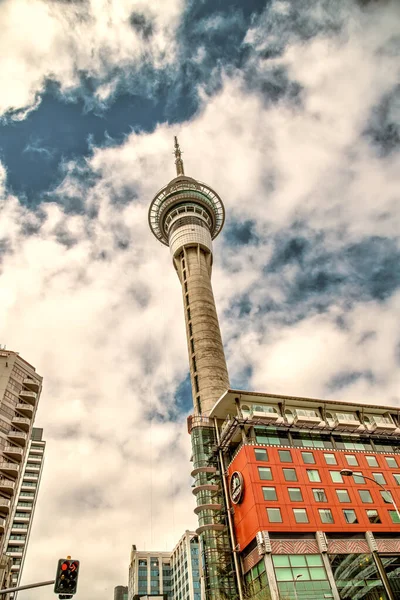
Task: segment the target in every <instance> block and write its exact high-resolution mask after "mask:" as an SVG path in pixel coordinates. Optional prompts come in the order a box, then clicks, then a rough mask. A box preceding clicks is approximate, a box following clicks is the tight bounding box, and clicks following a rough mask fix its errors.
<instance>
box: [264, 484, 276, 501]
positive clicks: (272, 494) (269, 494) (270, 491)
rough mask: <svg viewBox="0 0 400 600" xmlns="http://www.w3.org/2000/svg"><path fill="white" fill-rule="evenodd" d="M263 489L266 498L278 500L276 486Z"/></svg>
mask: <svg viewBox="0 0 400 600" xmlns="http://www.w3.org/2000/svg"><path fill="white" fill-rule="evenodd" d="M262 491H263V496H264V500H278V496H277V495H276V489H275V488H274V487H263V488H262Z"/></svg>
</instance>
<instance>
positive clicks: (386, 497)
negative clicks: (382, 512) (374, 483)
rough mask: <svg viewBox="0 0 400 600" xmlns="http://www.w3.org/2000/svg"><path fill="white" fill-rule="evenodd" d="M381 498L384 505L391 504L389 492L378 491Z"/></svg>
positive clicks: (391, 499)
mask: <svg viewBox="0 0 400 600" xmlns="http://www.w3.org/2000/svg"><path fill="white" fill-rule="evenodd" d="M380 493H381V496H382V500H383V501H384V502H385V503H386V504H393V498H392V494H391V493H390V492H386V491H384V490H380Z"/></svg>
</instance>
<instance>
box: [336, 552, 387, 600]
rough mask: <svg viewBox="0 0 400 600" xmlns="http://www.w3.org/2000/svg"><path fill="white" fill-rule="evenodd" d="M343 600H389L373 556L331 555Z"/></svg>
mask: <svg viewBox="0 0 400 600" xmlns="http://www.w3.org/2000/svg"><path fill="white" fill-rule="evenodd" d="M329 560H330V562H331V566H332V571H333V577H334V579H335V582H336V585H337V588H338V591H339V595H340V598H341V600H354V599H355V598H357V600H375V599H376V600H379V598H381V599H382V600H388V597H387V595H386V592H385V587H384V585H383V583H382V580H381V578H380V576H379V573H378V570H377V568H376V565H375V561H374V559H373V558H372V555H371V554H329Z"/></svg>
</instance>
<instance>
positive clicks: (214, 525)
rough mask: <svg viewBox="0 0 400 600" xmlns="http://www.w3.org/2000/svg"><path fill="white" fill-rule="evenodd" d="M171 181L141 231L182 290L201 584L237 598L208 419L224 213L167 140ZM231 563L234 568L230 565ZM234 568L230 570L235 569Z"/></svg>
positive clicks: (217, 363)
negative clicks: (146, 231)
mask: <svg viewBox="0 0 400 600" xmlns="http://www.w3.org/2000/svg"><path fill="white" fill-rule="evenodd" d="M175 165H176V174H177V176H176V177H175V178H174V179H172V181H170V182H169V183H168V184H167V185H166V186H165V187H163V188H162V189H161V190H160V191H159V192H158V193H157V194H156V196H155V197H154V199H153V201H152V202H151V205H150V209H149V225H150V228H151V230H152V232H153V233H154V235H155V236H156V238H157V239H158V240H159V241H160V242H161V243H162V244H165V245H166V246H169V248H170V251H171V255H172V261H173V264H174V267H175V269H176V272H177V274H178V277H179V281H180V282H181V286H182V295H183V306H184V314H185V324H186V337H187V345H188V352H189V365H190V378H191V384H192V396H193V406H194V415H193V416H192V417H191V418H189V432H190V434H191V439H192V448H193V471H192V476H193V478H194V487H193V494H194V495H195V496H196V503H197V506H196V509H195V513H196V514H197V516H198V520H199V527H198V529H197V530H196V533H197V534H198V535H199V538H200V546H201V553H202V564H203V580H202V581H203V585H204V592H205V597H206V599H207V600H224V599H229V600H234V599H235V598H237V587H236V579H235V575H234V574H235V570H236V573H237V565H236V560H235V559H236V557H234V555H233V553H232V545H231V542H230V537H229V532H228V524H229V523H230V514H229V513H228V512H227V510H226V508H227V507H226V501H225V499H224V493H223V488H222V485H221V479H222V478H221V472H224V471H225V466H224V465H223V463H221V460H222V459H221V456H218V453H216V452H215V449H216V447H217V445H218V440H217V437H216V436H217V433H216V429H215V427H214V422H213V420H212V419H210V418H209V414H210V412H211V410H212V408H213V407H214V405H215V403H216V402H217V400H218V399H219V398H220V397H221V396H222V395H223V394H224V393H225V392H226V391H227V390H228V388H229V378H228V370H227V366H226V360H225V354H224V348H223V345H222V339H221V332H220V328H219V322H218V317H217V311H216V308H215V301H214V295H213V291H212V287H211V269H212V263H213V251H212V240H213V239H214V238H215V237H217V235H218V234H219V232H220V231H221V229H222V227H223V224H224V219H225V210H224V205H223V203H222V200H221V198H220V197H219V196H218V194H217V193H216V192H215V191H214V190H213V189H212V188H211V187H210V186H208V185H206V184H204V183H201V182H199V181H197V180H196V179H193V178H192V177H188V176H187V175H185V173H184V169H183V161H182V155H181V150H180V148H179V144H178V140H177V138H176V137H175ZM234 562H235V565H234ZM235 567H236V569H235Z"/></svg>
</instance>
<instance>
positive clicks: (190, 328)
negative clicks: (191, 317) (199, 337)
mask: <svg viewBox="0 0 400 600" xmlns="http://www.w3.org/2000/svg"><path fill="white" fill-rule="evenodd" d="M192 335H193V328H192V324H191V323H189V337H192Z"/></svg>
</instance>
